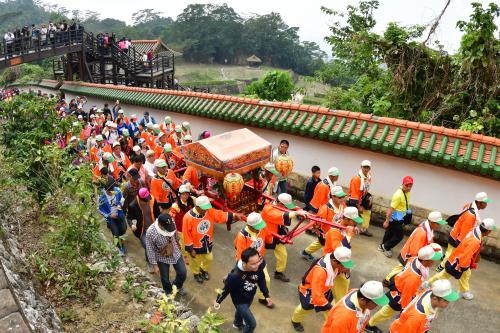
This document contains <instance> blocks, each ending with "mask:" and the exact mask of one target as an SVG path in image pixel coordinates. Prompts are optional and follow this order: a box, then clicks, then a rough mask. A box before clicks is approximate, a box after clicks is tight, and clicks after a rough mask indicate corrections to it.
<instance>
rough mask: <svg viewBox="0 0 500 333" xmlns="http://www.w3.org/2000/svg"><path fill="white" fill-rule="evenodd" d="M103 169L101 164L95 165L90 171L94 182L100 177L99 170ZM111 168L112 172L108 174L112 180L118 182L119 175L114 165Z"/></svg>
mask: <svg viewBox="0 0 500 333" xmlns="http://www.w3.org/2000/svg"><path fill="white" fill-rule="evenodd" d="M102 167H103V165H102V164H101V163H97V164H96V165H95V166H94V169H92V173H93V174H94V180H97V179H98V178H99V177H101V176H102V174H101V168H102ZM112 167H113V170H112V171H111V170H109V174H110V175H111V176H113V178H114V179H115V180H118V178H120V173H119V171H118V169H117V168H115V167H114V165H112Z"/></svg>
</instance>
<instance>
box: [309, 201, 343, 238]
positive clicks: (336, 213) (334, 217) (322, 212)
mask: <svg viewBox="0 0 500 333" xmlns="http://www.w3.org/2000/svg"><path fill="white" fill-rule="evenodd" d="M346 206H347V205H346V203H345V202H342V203H341V204H340V207H338V208H337V207H335V206H334V205H332V203H331V202H330V201H328V203H327V204H326V205H323V206H321V207H320V208H319V210H318V213H317V214H316V215H318V216H319V217H321V218H323V219H325V220H328V221H330V222H335V223H340V221H341V220H342V213H343V211H344V208H345V207H346ZM330 228H331V226H330V225H328V224H323V223H321V227H320V229H321V232H322V233H323V237H324V235H326V233H327V232H328V230H330Z"/></svg>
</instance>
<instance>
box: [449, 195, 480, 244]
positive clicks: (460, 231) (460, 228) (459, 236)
mask: <svg viewBox="0 0 500 333" xmlns="http://www.w3.org/2000/svg"><path fill="white" fill-rule="evenodd" d="M469 208H470V209H472V208H471V204H466V205H465V206H464V208H463V209H464V210H467V211H466V212H465V213H463V214H462V215H461V216H460V217H459V218H458V220H457V222H456V223H455V225H454V226H453V229H451V231H450V237H449V238H448V243H449V244H451V245H452V246H453V247H457V246H458V244H460V242H461V241H462V240H463V239H464V238H465V236H467V234H468V233H469V232H471V231H472V229H473V228H474V226H475V225H476V215H475V214H473V213H471V212H470V211H469V210H468V209H469Z"/></svg>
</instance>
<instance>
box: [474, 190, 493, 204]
mask: <svg viewBox="0 0 500 333" xmlns="http://www.w3.org/2000/svg"><path fill="white" fill-rule="evenodd" d="M475 200H476V201H479V202H486V203H488V202H490V201H491V199H490V198H488V195H487V194H486V192H479V193H478V194H476V198H475Z"/></svg>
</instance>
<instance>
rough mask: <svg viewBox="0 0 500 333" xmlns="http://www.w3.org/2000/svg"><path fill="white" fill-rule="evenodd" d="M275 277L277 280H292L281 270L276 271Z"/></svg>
mask: <svg viewBox="0 0 500 333" xmlns="http://www.w3.org/2000/svg"><path fill="white" fill-rule="evenodd" d="M274 278H275V279H276V280H280V281H282V282H290V279H289V278H288V277H287V276H286V275H285V274H283V273H281V272H274Z"/></svg>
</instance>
